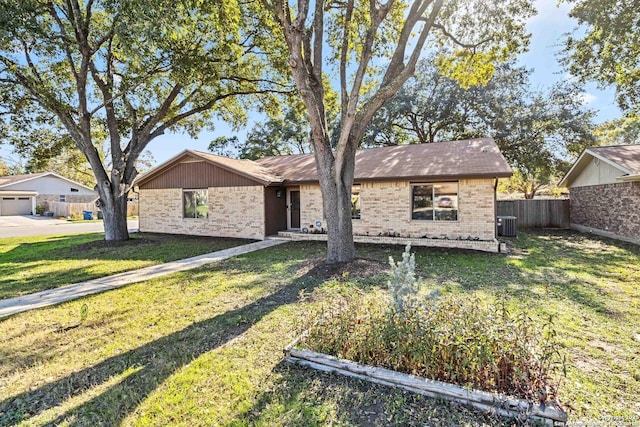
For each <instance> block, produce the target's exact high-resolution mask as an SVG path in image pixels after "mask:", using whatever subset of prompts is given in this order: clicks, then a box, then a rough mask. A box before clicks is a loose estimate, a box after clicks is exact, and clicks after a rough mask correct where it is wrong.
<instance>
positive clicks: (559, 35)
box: [0, 0, 621, 164]
mask: <svg viewBox="0 0 640 427" xmlns="http://www.w3.org/2000/svg"><path fill="white" fill-rule="evenodd" d="M535 5H536V8H537V9H538V11H539V13H538V15H536V16H534V17H532V18H531V19H530V20H529V22H528V23H527V27H528V30H529V31H530V32H531V33H532V38H531V45H530V50H529V52H527V53H525V54H523V55H521V56H520V58H519V59H520V63H521V64H522V65H525V66H526V67H528V68H532V69H533V70H534V72H533V75H532V83H533V84H534V86H535V87H536V88H538V89H543V88H546V87H549V86H551V85H552V84H553V83H555V82H557V81H561V80H564V79H567V78H569V76H568V75H566V74H565V73H564V72H563V70H562V68H561V66H560V64H559V62H558V60H557V54H558V52H560V51H561V50H562V43H563V40H564V35H565V34H566V33H568V32H570V31H572V30H573V29H574V27H575V26H576V23H575V21H573V20H572V19H571V18H569V10H570V7H569V5H567V3H565V2H563V3H561V4H560V6H559V7H558V6H557V2H556V0H536V3H535ZM584 99H585V103H586V104H587V105H588V106H589V107H590V108H593V109H595V110H597V111H598V114H597V116H596V121H597V122H603V121H606V120H611V119H614V118H617V117H620V116H621V112H620V110H619V109H618V108H617V106H616V104H615V99H614V91H613V90H604V91H603V90H599V89H598V88H597V86H596V85H595V84H589V85H587V86H586V87H585V94H584ZM255 120H261V118H260V117H256V118H255ZM250 127H251V124H249V125H248V128H250ZM246 132H247V129H243V130H241V131H239V132H238V131H233V130H232V129H231V128H230V127H229V126H228V125H226V124H225V123H223V122H220V123H217V124H216V129H215V131H214V132H202V133H201V134H200V136H199V138H198V139H192V138H190V137H189V136H188V135H186V134H166V135H163V136H161V137H159V138H156V139H155V140H154V141H152V142H151V143H150V144H149V146H148V150H149V151H150V152H151V155H152V156H153V158H154V161H155V163H156V164H159V163H162V162H164V161H166V160H168V159H169V158H171V157H173V156H174V155H176V154H177V153H179V152H181V151H183V150H185V149H187V148H188V149H193V150H200V151H207V147H208V146H209V143H210V142H211V141H212V140H213V139H214V138H215V137H218V136H234V135H236V136H238V138H239V139H240V140H244V138H245V136H246ZM0 156H2V157H5V158H7V159H8V160H9V161H10V162H11V163H13V162H12V161H15V160H17V156H16V155H15V154H12V153H11V149H9V148H7V147H5V146H0Z"/></svg>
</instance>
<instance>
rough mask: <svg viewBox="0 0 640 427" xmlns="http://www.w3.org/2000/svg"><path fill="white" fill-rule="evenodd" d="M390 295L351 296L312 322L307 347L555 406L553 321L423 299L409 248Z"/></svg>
mask: <svg viewBox="0 0 640 427" xmlns="http://www.w3.org/2000/svg"><path fill="white" fill-rule="evenodd" d="M391 265H392V272H391V279H390V280H389V294H390V295H384V293H383V292H382V291H380V292H378V293H373V294H369V295H362V294H360V293H359V292H351V293H350V294H348V295H346V296H345V295H344V293H343V294H342V295H334V296H332V298H331V304H327V305H326V306H325V307H323V308H321V309H319V310H317V311H316V312H315V313H313V315H312V316H308V317H307V319H308V320H307V321H308V323H307V324H306V327H307V329H308V337H307V341H306V346H307V347H308V348H309V349H311V350H314V351H318V352H322V353H328V354H331V355H334V356H336V357H340V358H344V359H349V360H353V361H355V362H358V363H363V364H368V365H374V366H379V367H384V368H388V369H393V370H397V371H400V372H405V373H409V374H414V375H418V376H421V377H425V378H430V379H434V380H440V381H445V382H449V383H454V384H458V385H462V386H469V387H473V388H476V389H481V390H486V391H490V392H500V393H505V394H508V395H511V396H515V397H519V398H523V399H528V400H532V401H536V402H545V401H554V400H555V399H556V396H557V387H558V386H557V383H555V382H554V380H553V376H554V374H555V373H556V372H557V370H558V369H559V368H560V367H561V366H563V365H564V361H563V360H562V358H561V355H560V352H559V344H558V343H557V342H556V341H555V331H554V329H553V323H552V319H547V320H546V321H544V322H542V323H540V322H539V321H537V320H535V319H532V318H530V317H529V316H528V315H527V313H526V312H524V311H511V310H509V309H507V307H506V304H505V303H504V302H502V303H497V304H490V303H487V302H484V301H482V300H480V299H479V298H478V297H474V296H464V297H460V296H454V295H450V294H446V295H442V296H437V297H435V296H434V294H433V293H432V294H431V295H430V296H429V297H427V298H423V299H422V300H419V299H418V297H417V289H418V286H417V285H416V281H415V275H414V274H413V270H412V268H413V266H414V265H415V262H414V260H413V257H412V256H410V255H408V248H407V250H405V254H404V255H403V261H400V262H399V263H397V264H394V263H393V260H391Z"/></svg>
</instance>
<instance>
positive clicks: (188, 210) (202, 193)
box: [182, 190, 209, 218]
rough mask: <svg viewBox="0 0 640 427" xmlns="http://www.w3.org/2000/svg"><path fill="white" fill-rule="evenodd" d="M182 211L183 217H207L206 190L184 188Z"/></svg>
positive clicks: (207, 201)
mask: <svg viewBox="0 0 640 427" xmlns="http://www.w3.org/2000/svg"><path fill="white" fill-rule="evenodd" d="M182 213H183V216H184V217H185V218H208V217H209V196H208V191H207V190H184V191H183V192H182Z"/></svg>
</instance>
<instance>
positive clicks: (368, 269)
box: [299, 258, 389, 280]
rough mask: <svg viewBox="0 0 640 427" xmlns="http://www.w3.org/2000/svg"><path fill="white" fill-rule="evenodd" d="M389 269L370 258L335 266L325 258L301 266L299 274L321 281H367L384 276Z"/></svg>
mask: <svg viewBox="0 0 640 427" xmlns="http://www.w3.org/2000/svg"><path fill="white" fill-rule="evenodd" d="M388 268H389V266H388V264H387V263H384V262H381V261H378V260H374V259H368V258H356V259H355V260H353V261H351V262H341V263H335V264H327V263H326V262H325V259H324V258H313V259H310V260H309V261H307V262H305V263H304V264H302V265H301V266H300V269H299V273H301V274H304V275H306V276H309V277H313V278H314V279H319V280H331V279H338V280H340V279H346V278H349V279H353V278H360V279H366V278H368V277H373V276H378V275H380V274H384V273H385V272H386V271H387V270H388Z"/></svg>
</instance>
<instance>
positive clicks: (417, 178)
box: [283, 171, 513, 185]
mask: <svg viewBox="0 0 640 427" xmlns="http://www.w3.org/2000/svg"><path fill="white" fill-rule="evenodd" d="M511 176H513V172H506V171H505V172H491V173H482V174H462V175H415V176H397V177H381V178H362V177H355V178H354V179H353V182H354V183H359V182H397V181H413V182H416V181H423V182H427V181H457V180H461V179H494V178H509V177H511ZM318 182H319V181H318V180H317V179H305V180H288V179H287V180H284V181H283V185H304V184H318Z"/></svg>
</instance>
